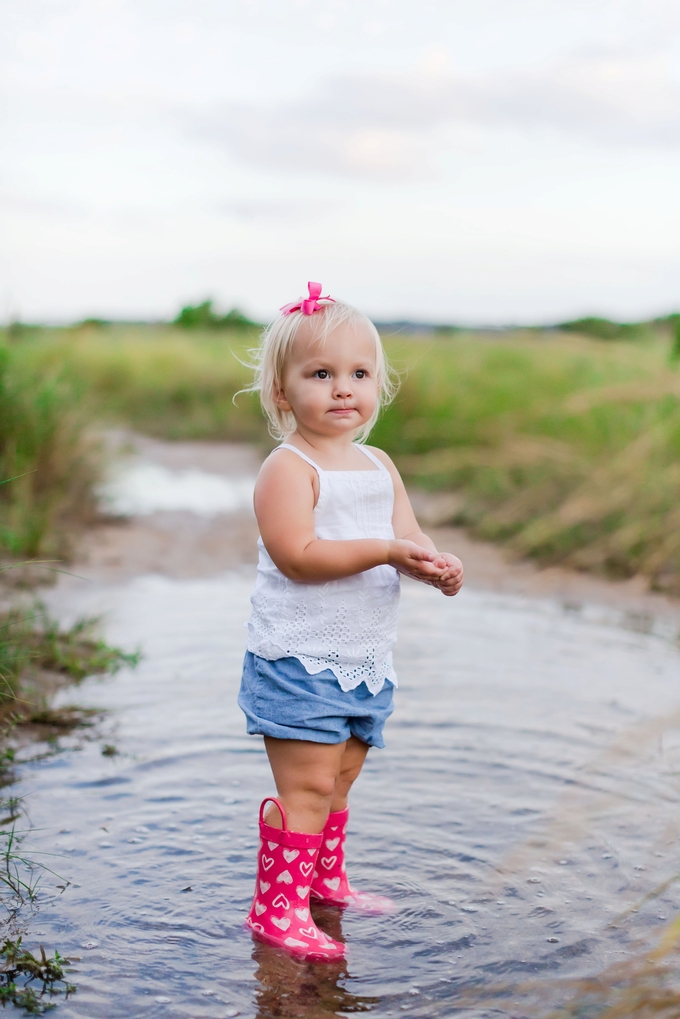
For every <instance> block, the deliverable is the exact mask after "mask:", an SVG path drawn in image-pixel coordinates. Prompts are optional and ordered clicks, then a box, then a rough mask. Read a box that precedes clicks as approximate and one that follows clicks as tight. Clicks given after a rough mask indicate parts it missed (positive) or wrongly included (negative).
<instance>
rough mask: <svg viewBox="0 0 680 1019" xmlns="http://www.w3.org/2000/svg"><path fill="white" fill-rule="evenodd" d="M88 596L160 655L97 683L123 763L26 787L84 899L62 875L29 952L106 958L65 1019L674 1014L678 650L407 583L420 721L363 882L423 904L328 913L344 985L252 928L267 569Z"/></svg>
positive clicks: (410, 732) (83, 974)
mask: <svg viewBox="0 0 680 1019" xmlns="http://www.w3.org/2000/svg"><path fill="white" fill-rule="evenodd" d="M69 583H70V588H69V593H68V595H65V593H64V588H63V587H62V588H58V589H57V590H56V591H55V592H54V596H53V597H54V599H55V601H54V603H53V604H55V606H56V607H57V608H58V609H59V610H61V611H62V612H65V611H67V610H68V612H70V613H71V614H72V615H77V614H79V613H81V612H83V611H86V612H87V613H89V614H92V613H93V612H107V613H109V616H108V619H109V628H108V636H109V637H110V639H111V640H112V641H113V642H114V643H116V644H122V645H124V646H126V647H135V646H136V645H137V644H141V645H142V647H143V650H144V653H145V658H144V660H143V662H142V664H141V665H140V666H139V668H138V669H137V670H136V671H135V672H134V673H122V674H120V675H119V676H117V677H115V678H114V679H112V680H109V681H106V682H101V681H96V680H95V681H88V682H87V683H85V684H84V685H83V686H82V687H81V688H79V691H78V699H79V700H80V701H81V703H83V705H84V706H88V705H95V706H101V707H108V708H110V709H111V714H110V716H109V721H108V722H107V725H108V726H109V728H110V729H111V731H107V732H106V734H105V735H103V736H102V742H103V741H104V740H105V741H106V742H108V743H114V744H115V745H116V747H117V749H118V751H119V753H118V755H117V756H115V757H104V756H102V754H101V746H100V745H98V744H97V742H96V741H91V742H87V743H85V744H84V745H83V746H82V748H81V749H80V750H78V752H75V751H74V750H66V751H64V752H63V753H61V754H57V755H56V756H53V757H51V758H49V759H45V760H43V761H38V762H35V763H32V764H26V765H24V766H23V768H22V769H21V781H20V782H19V783H17V791H18V793H19V794H20V795H23V796H24V798H25V801H26V802H27V803H28V804H29V807H30V817H31V822H32V824H33V825H34V826H35V828H36V829H38V830H37V831H36V832H35V833H34V834H33V835H32V836H31V849H32V850H33V851H36V852H39V851H41V850H43V851H47V852H55V853H57V854H58V857H57V858H56V859H55V860H54V870H56V871H58V873H60V874H62V875H64V876H65V877H67V878H68V879H69V880H70V881H71V882H72V884H71V885H69V887H68V888H67V889H66V890H65V891H63V890H61V889H58V888H57V887H56V885H57V881H56V879H55V881H54V887H51V886H50V882H45V884H44V886H43V890H42V895H41V900H40V912H39V914H38V916H37V918H36V920H35V923H34V925H33V926H34V931H33V933H31V932H30V931H29V934H28V937H27V947H29V948H30V949H31V950H38V945H39V944H40V943H43V944H45V947H46V948H48V947H54V946H57V947H58V948H59V950H60V951H64V952H65V953H73V954H76V955H81V956H82V961H81V963H80V964H79V966H78V969H79V973H78V975H77V977H76V982H77V984H78V993H77V995H76V996H75V997H74V998H73V1000H72V1001H69V1002H68V1006H64V1005H62V1006H60V1008H61V1010H62V1014H63V1015H64V1016H68V1017H69V1019H70V1017H74V1019H76V1017H83V1019H131V1017H133V1016H137V1015H140V1016H141V1015H143V1016H144V1017H147V1016H148V1017H152V1019H155V1017H156V1016H158V1017H161V1016H169V1015H172V1016H173V1017H176V1016H179V1017H181V1019H227V1017H229V1016H234V1015H237V1014H238V1015H240V1016H242V1017H244V1019H255V1017H256V1016H260V1017H264V1016H272V1017H273V1016H289V1015H290V1016H293V1015H302V1016H305V1017H309V1019H312V1017H314V1019H317V1017H318V1019H323V1017H326V1016H343V1015H349V1014H351V1013H352V1012H356V1011H366V1010H370V1011H371V1013H372V1015H374V1016H375V1017H376V1019H382V1017H388V1016H392V1017H397V1016H405V1017H418V1019H450V1017H451V1016H452V1015H454V1014H455V1016H456V1019H490V1017H492V1016H493V1017H494V1019H517V1017H520V1016H522V1017H524V1016H526V1017H531V1019H534V1017H535V1019H547V1017H550V1019H576V1017H581V1016H583V1017H584V1019H585V1017H588V1019H590V1017H593V1019H595V1017H597V1019H603V1017H604V1016H607V1017H608V1019H614V1016H615V1015H619V1016H621V1017H624V1016H634V1017H635V1019H646V1016H647V1014H649V1015H650V1016H651V1015H652V1014H656V1015H658V1016H662V1017H663V1019H665V1013H664V1012H663V1010H662V1009H661V1006H659V1008H658V1009H657V1012H656V1013H653V1012H649V1011H648V1012H645V1011H644V1010H643V1006H642V1004H641V1005H640V1008H639V1009H638V1011H637V1012H636V1011H634V1008H637V1005H635V1004H634V999H635V995H638V998H639V999H640V1001H641V1002H643V1001H645V1000H646V1001H648V1003H649V1002H651V1001H652V1000H653V999H654V995H656V999H654V1000H660V999H661V998H662V997H663V994H665V993H666V990H668V988H670V989H671V991H672V990H673V987H674V981H675V980H676V974H677V972H678V969H677V967H676V956H675V952H674V950H673V951H672V952H671V953H670V954H667V955H666V956H664V957H663V958H662V956H661V955H659V956H658V957H657V956H654V955H653V952H654V950H655V947H656V946H657V945H658V942H659V938H660V937H661V936H662V935H663V932H664V931H665V929H666V928H667V926H668V924H669V923H671V922H672V921H673V918H674V917H675V916H677V915H678V911H679V907H680V892H679V889H678V884H677V882H676V875H677V873H678V871H679V870H680V859H679V854H678V845H679V835H680V832H679V830H678V826H679V823H680V820H679V819H680V815H679V814H678V810H677V804H678V801H679V799H680V685H679V684H678V676H679V672H680V670H679V669H678V666H679V664H680V653H679V651H678V647H677V644H676V643H675V642H674V637H675V634H672V635H671V636H672V637H673V639H672V640H669V639H668V636H669V635H667V634H666V633H665V632H662V631H660V630H659V628H658V627H657V625H656V622H655V624H654V626H652V625H649V626H647V625H646V626H645V627H644V628H643V627H638V626H636V627H631V626H630V625H629V621H627V620H626V619H625V618H623V619H622V618H618V617H615V616H606V615H605V614H603V612H602V610H598V609H595V608H593V607H589V606H584V607H582V608H581V609H579V611H578V612H577V611H575V610H573V609H569V610H568V611H565V610H564V609H563V608H562V606H560V605H558V604H556V603H553V602H550V601H542V600H531V599H524V598H518V597H510V596H507V595H502V596H501V595H494V594H489V593H482V592H475V591H467V592H465V593H464V594H463V595H461V596H460V597H459V598H456V599H454V600H452V601H450V600H448V599H444V598H441V597H440V596H438V595H437V593H436V592H434V591H432V590H430V589H429V588H425V587H420V586H417V585H411V584H405V585H404V598H403V613H402V619H403V625H402V629H401V641H400V645H399V658H398V671H399V679H400V687H399V690H398V693H397V710H396V712H395V715H394V716H393V718H392V719H391V720H390V723H389V725H388V746H387V749H386V750H383V751H379V752H372V753H371V754H369V757H368V760H367V764H366V768H365V771H364V774H363V775H362V778H361V781H360V783H358V786H357V789H356V796H355V797H354V802H353V808H352V821H351V825H350V830H349V833H348V835H349V837H348V855H349V860H350V865H351V873H352V877H353V879H354V880H356V882H357V885H361V886H364V887H366V888H370V889H371V890H373V891H375V892H376V893H378V894H383V895H389V896H390V897H391V898H393V899H394V900H395V902H396V904H397V911H396V912H395V913H394V914H393V915H392V916H389V917H372V916H368V915H365V914H360V913H358V912H353V911H352V910H351V909H348V910H346V911H345V913H344V914H342V917H340V914H337V913H334V912H333V911H332V910H331V913H329V914H327V915H325V916H324V917H323V918H320V919H322V922H323V924H324V926H325V927H326V929H328V930H329V932H330V933H331V934H334V935H335V932H334V931H333V930H332V929H331V928H330V927H329V925H330V924H332V923H339V922H341V923H342V934H343V937H344V938H345V939H346V941H347V945H348V951H349V955H348V962H347V965H346V969H341V968H336V969H333V967H332V965H329V964H326V965H325V966H323V965H322V964H305V963H299V962H296V961H294V960H291V959H288V958H287V957H285V956H281V955H279V954H278V953H277V952H276V951H274V950H272V949H269V948H267V947H265V946H261V945H255V946H254V944H253V942H252V940H251V937H250V935H249V934H248V933H246V931H245V930H244V929H243V920H244V917H245V911H246V909H247V908H248V905H249V903H250V899H251V896H252V890H253V879H254V868H255V854H256V846H257V810H258V807H259V803H260V801H261V799H262V798H263V796H264V795H266V794H267V793H271V792H273V789H272V788H271V784H270V783H271V779H270V776H269V770H268V765H267V761H266V757H265V754H264V751H263V748H262V745H261V742H260V741H259V740H258V739H256V738H253V737H248V736H246V735H245V732H244V723H243V719H242V717H241V715H240V712H239V711H238V709H237V708H236V691H237V688H238V682H239V677H240V667H241V660H242V655H243V645H244V631H243V627H242V621H243V620H244V619H245V618H247V615H248V597H249V594H250V590H251V577H250V576H249V575H248V576H246V575H242V576H240V575H229V576H224V577H218V578H212V579H210V580H207V579H202V580H194V581H181V582H178V581H171V580H167V579H163V578H160V577H146V578H139V579H138V580H136V581H134V582H133V583H130V584H127V585H121V586H118V587H109V588H106V587H101V588H99V589H96V588H94V587H93V585H85V584H83V585H82V587H81V588H80V587H78V585H77V584H76V583H75V582H73V581H70V582H69ZM643 630H644V632H643ZM70 696H71V697H72V694H71V695H70ZM59 883H60V884H63V882H59ZM188 889H190V890H188ZM331 914H332V915H331ZM38 931H41V932H44V933H43V934H41V935H38V933H37V932H38ZM650 958H653V959H655V961H654V963H653V964H650V963H647V962H646V961H645V960H647V959H650ZM631 974H632V975H631ZM664 982H665V983H664ZM650 988H652V989H654V995H652V992H651V990H650ZM674 993H675V992H674ZM645 996H646V997H645ZM635 1000H637V999H635ZM631 1002H632V1004H631ZM647 1007H648V1006H647V1005H645V1006H644V1008H647ZM649 1007H650V1008H651V1005H649ZM655 1007H656V1006H655ZM663 1007H664V1008H665V1007H666V1006H665V1005H664V1006H663ZM673 1007H676V1011H675V1012H673V1011H672V1010H671V1011H668V1016H669V1019H670V1016H671V1015H673V1016H675V1017H677V1016H678V1015H680V1009H678V1008H677V1006H673ZM616 1008H619V1012H618V1013H617V1012H616V1011H612V1009H614V1010H615V1009H616ZM626 1009H628V1010H629V1011H626ZM669 1009H670V1006H669ZM607 1010H609V1011H607Z"/></svg>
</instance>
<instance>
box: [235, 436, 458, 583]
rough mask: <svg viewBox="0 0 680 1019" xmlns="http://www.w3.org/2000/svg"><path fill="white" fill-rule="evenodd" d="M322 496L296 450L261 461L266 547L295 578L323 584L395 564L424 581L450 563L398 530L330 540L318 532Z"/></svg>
mask: <svg viewBox="0 0 680 1019" xmlns="http://www.w3.org/2000/svg"><path fill="white" fill-rule="evenodd" d="M317 496H318V476H317V473H316V471H315V470H314V469H313V468H312V467H310V466H309V464H307V463H305V461H304V460H302V459H301V458H300V457H299V456H296V455H295V453H291V452H289V451H287V450H285V449H284V450H281V451H280V452H276V453H274V454H273V455H272V456H270V457H269V458H268V459H267V460H266V461H265V463H264V464H263V465H262V469H261V471H260V474H259V476H258V479H257V483H256V485H255V515H256V516H257V522H258V524H259V525H260V534H261V536H262V541H263V542H264V546H265V548H266V549H267V551H268V552H269V555H270V556H271V557H272V559H273V561H274V563H275V564H276V566H277V567H278V568H279V569H280V570H281V572H282V573H283V574H284V576H286V577H288V578H289V579H290V580H295V581H298V582H299V583H304V584H319V583H324V582H325V581H327V580H339V579H340V578H341V577H351V576H353V575H354V574H355V573H363V572H364V570H370V569H372V568H373V567H374V566H382V565H386V564H388V565H390V566H394V567H395V568H396V569H398V570H400V571H401V572H403V573H409V574H410V575H411V576H414V577H417V578H418V579H419V580H425V581H427V580H435V579H438V578H439V577H441V576H442V575H443V574H444V572H445V569H446V567H445V564H444V563H443V562H441V563H440V564H439V565H436V564H435V560H436V559H437V554H436V552H435V550H434V549H433V548H431V547H430V546H431V544H432V543H431V542H429V544H428V547H423V546H421V545H418V544H417V543H416V542H414V541H411V540H408V539H404V538H402V536H401V535H398V536H397V537H396V538H395V539H394V540H392V541H389V540H387V539H382V538H359V539H356V540H350V541H327V540H321V539H319V538H317V537H316V534H315V533H314V504H315V502H316V499H317Z"/></svg>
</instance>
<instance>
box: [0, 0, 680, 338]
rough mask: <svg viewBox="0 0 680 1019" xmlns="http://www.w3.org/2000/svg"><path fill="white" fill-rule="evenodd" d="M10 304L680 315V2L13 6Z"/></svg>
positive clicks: (3, 32)
mask: <svg viewBox="0 0 680 1019" xmlns="http://www.w3.org/2000/svg"><path fill="white" fill-rule="evenodd" d="M0 12H1V18H0V20H1V24H0V87H1V88H2V92H3V97H2V114H1V120H0V128H1V132H2V134H1V137H2V148H3V156H2V163H1V164H0V217H1V219H2V232H1V236H0V273H1V275H2V281H1V283H0V288H1V289H0V300H1V301H2V306H1V307H0V314H1V315H2V317H3V318H5V319H6V318H7V317H13V316H17V315H20V316H21V317H23V318H24V319H29V320H30V319H43V320H54V321H56V320H71V319H75V318H79V317H83V316H86V315H101V316H119V317H154V316H168V315H171V314H174V313H175V312H176V311H177V309H178V308H179V306H180V305H181V304H183V303H186V302H190V301H196V300H200V299H202V298H204V297H206V296H209V295H210V296H213V297H214V298H215V299H216V301H217V302H218V304H219V305H220V306H221V307H224V308H229V307H231V306H232V305H239V306H240V307H242V308H243V309H245V310H246V311H247V312H249V313H251V314H253V315H256V316H258V317H265V318H266V317H269V316H270V315H271V314H273V312H274V311H275V310H276V308H277V307H278V306H279V305H280V304H283V303H284V302H286V301H292V300H294V299H295V298H297V297H298V296H299V294H301V293H302V292H303V290H304V289H305V284H306V281H307V280H308V279H313V280H320V281H321V282H322V283H323V284H324V287H325V289H326V290H328V291H330V293H331V294H333V295H336V296H342V297H343V298H345V299H346V300H349V301H351V302H352V303H355V304H357V305H358V306H359V307H361V308H362V309H363V310H365V311H367V312H368V313H369V314H373V315H375V316H377V317H380V318H400V317H415V318H418V319H426V320H438V321H454V322H471V323H505V322H512V321H524V322H540V321H555V320H560V319H565V318H571V317H576V316H578V315H582V314H586V313H600V314H607V315H612V316H614V317H619V318H632V317H641V316H645V315H653V314H661V313H664V312H668V311H671V310H677V309H680V198H679V192H680V4H679V3H678V0H316V2H308V0H0Z"/></svg>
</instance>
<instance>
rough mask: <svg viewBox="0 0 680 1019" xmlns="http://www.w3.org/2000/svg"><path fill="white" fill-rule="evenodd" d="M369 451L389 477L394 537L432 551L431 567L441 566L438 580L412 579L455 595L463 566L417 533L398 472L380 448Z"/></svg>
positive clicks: (449, 594) (459, 583) (448, 553)
mask: <svg viewBox="0 0 680 1019" xmlns="http://www.w3.org/2000/svg"><path fill="white" fill-rule="evenodd" d="M370 448H371V450H372V452H373V453H375V455H376V456H377V457H379V458H380V459H381V460H382V462H383V463H384V464H385V466H386V467H387V469H388V470H389V472H390V474H391V475H392V482H393V484H394V512H393V514H392V525H393V527H394V533H395V535H396V537H397V538H402V539H404V540H406V541H413V542H415V543H416V545H419V546H422V547H423V548H427V549H430V551H432V552H435V553H436V558H435V559H434V564H435V566H439V567H442V570H443V572H442V573H441V575H440V576H439V577H416V579H417V580H424V581H425V583H427V584H432V585H433V586H434V587H438V588H439V590H440V591H441V592H442V594H445V595H447V596H448V597H451V596H452V595H454V594H458V592H459V591H460V589H461V587H462V586H463V564H462V563H461V561H460V559H458V557H457V556H455V555H451V553H450V552H437V549H436V548H435V545H434V542H433V541H432V540H431V539H430V538H428V536H427V535H426V534H423V532H422V531H421V530H420V525H419V524H418V521H417V520H416V515H415V513H414V512H413V507H412V506H411V500H410V499H409V497H408V493H407V492H406V488H405V487H404V482H403V481H402V480H401V475H400V474H399V471H398V470H397V468H396V467H395V466H394V464H393V463H392V461H391V460H390V458H389V457H388V455H387V453H384V452H383V451H382V450H381V449H376V448H375V447H374V446H371V447H370ZM402 572H404V573H406V572H408V571H406V570H404V571H402ZM410 576H415V574H412V573H411V574H410Z"/></svg>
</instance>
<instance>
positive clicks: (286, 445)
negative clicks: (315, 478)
mask: <svg viewBox="0 0 680 1019" xmlns="http://www.w3.org/2000/svg"><path fill="white" fill-rule="evenodd" d="M276 449H290V450H291V452H293V453H297V455H298V456H301V457H302V459H303V460H306V461H307V463H308V464H309V465H310V467H313V468H314V470H315V471H316V473H317V474H319V475H321V474H323V473H324V471H323V469H322V468H321V467H319V465H318V464H316V463H314V461H313V460H312V459H311V457H309V456H307V454H306V453H303V452H302V450H301V449H298V448H297V446H291V445H290V443H288V442H282V443H281V445H280V446H277V447H276ZM274 452H276V450H274Z"/></svg>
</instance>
